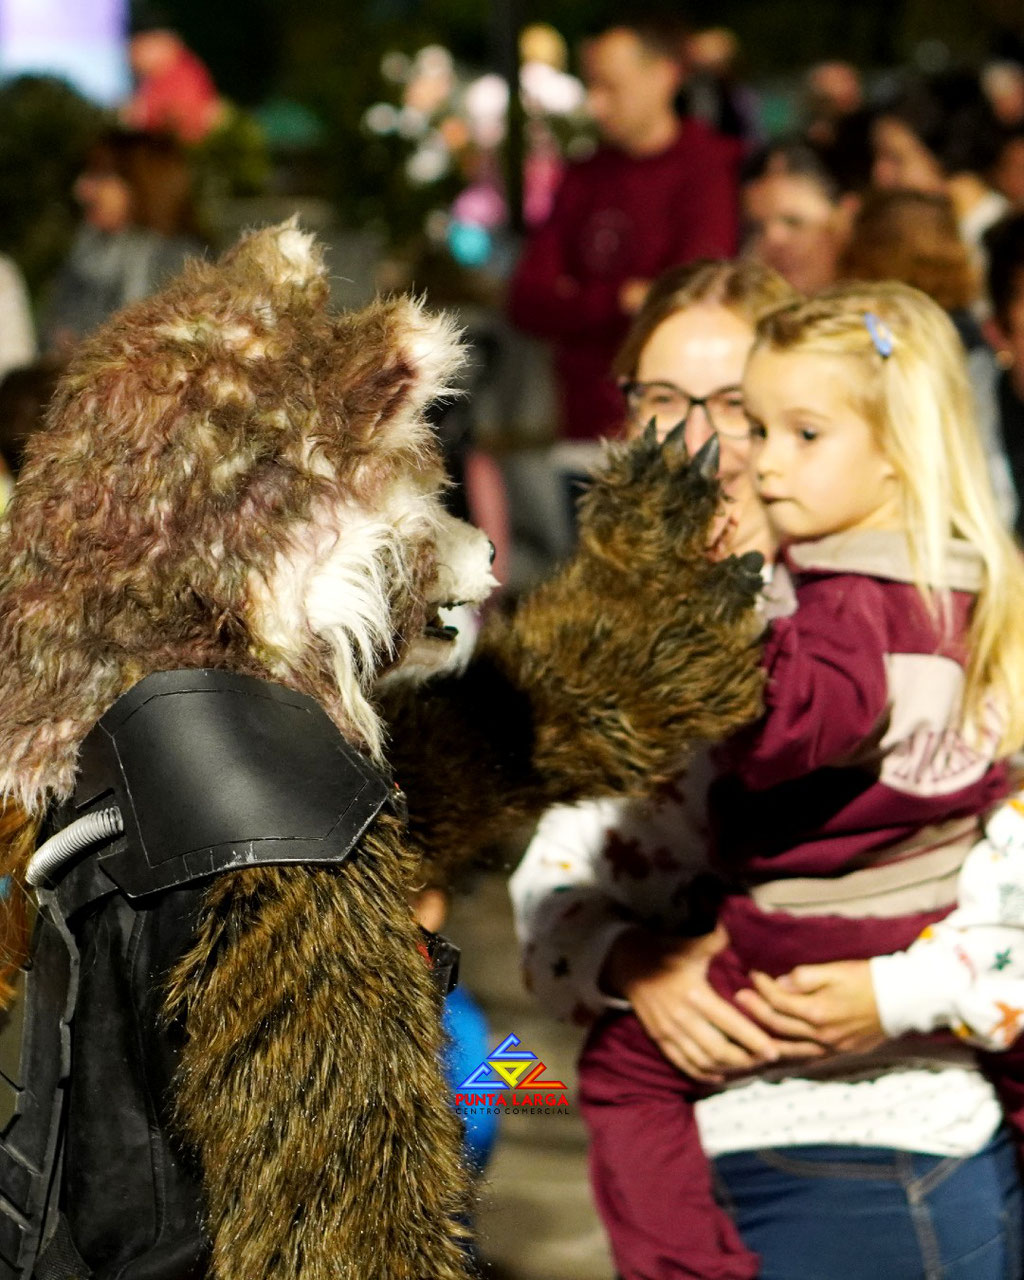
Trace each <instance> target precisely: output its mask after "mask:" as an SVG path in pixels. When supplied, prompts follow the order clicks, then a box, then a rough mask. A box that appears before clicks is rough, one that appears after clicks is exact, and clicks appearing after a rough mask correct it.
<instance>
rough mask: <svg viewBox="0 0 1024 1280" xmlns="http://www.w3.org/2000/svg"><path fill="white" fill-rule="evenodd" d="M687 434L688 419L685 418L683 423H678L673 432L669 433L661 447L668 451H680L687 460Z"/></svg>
mask: <svg viewBox="0 0 1024 1280" xmlns="http://www.w3.org/2000/svg"><path fill="white" fill-rule="evenodd" d="M685 434H686V419H685V418H683V420H682V421H681V422H677V423H676V425H675V426H674V427H673V428H672V430H671V431H670V432H669V433H668V435H667V436H666V437H665V439H664V440H663V441H662V446H661V447H662V448H663V449H667V450H672V449H678V450H679V451H680V452H681V453H682V455H683V457H684V458H685V457H686V456H687V453H686V440H685Z"/></svg>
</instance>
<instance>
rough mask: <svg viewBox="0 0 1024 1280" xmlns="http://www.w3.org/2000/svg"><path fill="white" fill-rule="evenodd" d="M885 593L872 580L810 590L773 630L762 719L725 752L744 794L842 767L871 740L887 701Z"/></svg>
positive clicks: (829, 582)
mask: <svg viewBox="0 0 1024 1280" xmlns="http://www.w3.org/2000/svg"><path fill="white" fill-rule="evenodd" d="M883 590H884V588H883V587H882V586H881V585H880V584H879V583H878V582H876V581H875V580H874V579H871V578H861V577H852V576H842V577H834V578H827V579H822V580H819V581H816V582H812V583H811V584H809V585H807V586H805V587H803V588H802V589H801V591H800V593H799V608H798V609H797V612H796V613H795V614H794V615H793V616H792V617H790V618H780V619H778V620H777V621H776V622H775V623H774V624H773V626H772V631H771V634H770V636H769V638H768V642H767V644H766V646H765V652H764V663H765V667H766V670H767V673H768V681H767V686H766V689H765V715H764V717H763V718H762V719H761V721H760V722H759V723H758V725H757V726H755V728H754V729H753V731H751V732H750V733H748V734H744V735H742V736H741V737H740V738H738V739H737V740H736V742H735V743H734V745H733V749H732V750H730V751H728V756H729V759H728V767H729V768H730V770H731V771H733V772H735V773H737V774H738V775H739V776H740V777H741V778H742V779H743V781H744V782H745V783H746V785H747V786H748V787H750V788H752V789H755V790H761V789H764V788H767V787H772V786H775V785H776V784H777V783H780V782H786V781H788V780H790V779H792V778H798V777H801V776H803V775H804V774H807V773H810V772H811V771H812V770H814V769H820V768H822V767H823V766H826V765H839V764H841V763H843V762H844V761H845V760H846V759H847V758H848V757H850V756H851V755H853V754H854V753H855V752H856V751H857V750H858V748H861V747H864V746H866V745H868V744H869V743H872V742H873V741H874V740H875V739H876V737H877V736H878V733H879V728H880V725H881V724H882V723H883V717H884V715H885V712H886V708H887V705H888V701H889V689H888V679H887V672H886V663H885V657H886V650H887V644H886V626H885V615H884V611H883V607H882V600H881V593H882V591H883Z"/></svg>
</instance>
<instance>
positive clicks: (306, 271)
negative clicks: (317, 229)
mask: <svg viewBox="0 0 1024 1280" xmlns="http://www.w3.org/2000/svg"><path fill="white" fill-rule="evenodd" d="M222 263H223V266H224V268H225V269H226V270H227V271H228V272H229V273H230V275H231V276H232V277H234V278H236V279H238V280H239V281H240V282H246V283H250V284H255V283H256V281H257V279H258V280H260V281H261V282H262V283H263V286H264V287H265V288H269V290H270V291H271V292H275V291H279V290H287V292H288V293H289V295H290V296H292V297H294V291H295V290H298V291H299V292H315V293H316V294H317V296H319V295H321V294H323V293H325V292H326V283H327V268H326V267H325V266H324V255H323V250H322V249H321V247H320V245H319V244H317V242H316V239H315V238H314V237H313V236H312V235H310V234H309V232H307V231H302V230H300V228H299V220H298V217H297V215H293V216H292V217H291V218H289V219H288V221H287V222H282V223H279V224H278V225H277V226H276V227H262V228H261V229H260V230H259V231H252V232H250V233H249V234H248V235H247V236H244V237H243V238H242V239H241V240H240V241H239V242H238V244H237V245H236V246H235V247H234V248H233V249H231V250H230V251H229V252H228V253H226V254H225V255H224V257H223V259H222Z"/></svg>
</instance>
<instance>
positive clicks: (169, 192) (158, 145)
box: [83, 129, 199, 236]
mask: <svg viewBox="0 0 1024 1280" xmlns="http://www.w3.org/2000/svg"><path fill="white" fill-rule="evenodd" d="M83 168H84V172H86V173H91V174H115V175H116V176H117V177H119V178H121V179H122V180H123V181H124V182H125V183H126V184H127V186H128V189H129V190H130V192H131V212H130V217H131V220H132V222H133V223H134V224H135V225H136V226H137V227H144V228H145V229H146V230H148V231H158V232H160V234H161V235H165V236H178V235H187V236H198V234H199V233H198V229H197V223H196V213H195V208H194V206H193V203H192V173H191V170H190V168H189V162H188V157H187V156H186V155H185V152H184V150H183V149H182V147H181V146H180V145H179V143H178V142H177V141H176V140H175V139H174V138H171V137H168V136H167V135H165V134H156V133H143V132H141V131H137V130H129V129H110V130H108V131H107V132H106V133H105V134H104V135H103V136H102V137H101V138H100V139H99V140H98V141H97V142H96V143H94V144H93V146H92V147H91V148H90V149H89V152H88V155H87V156H86V160H85V165H84V166H83Z"/></svg>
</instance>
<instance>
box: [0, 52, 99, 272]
mask: <svg viewBox="0 0 1024 1280" xmlns="http://www.w3.org/2000/svg"><path fill="white" fill-rule="evenodd" d="M107 119H108V118H107V117H106V116H105V115H104V113H103V112H102V111H101V110H100V109H99V108H98V107H96V106H94V105H92V104H91V103H89V102H87V101H86V100H85V99H84V98H82V97H80V96H79V94H77V93H76V92H75V91H74V90H73V89H72V88H70V87H69V86H68V85H67V84H65V83H64V82H63V81H61V80H55V79H51V78H49V77H44V76H20V77H18V78H17V79H15V80H10V81H8V82H7V83H6V84H3V85H0V251H2V252H3V253H8V254H10V255H11V257H12V258H13V259H14V260H15V262H17V264H18V265H19V266H20V267H21V269H22V271H23V273H24V275H25V279H26V281H27V282H28V286H29V290H30V292H31V293H32V294H33V296H36V295H38V293H39V290H40V289H41V287H42V286H43V285H44V284H45V283H46V281H47V280H49V278H50V276H51V275H52V274H53V272H54V270H55V269H56V267H57V265H58V264H59V263H60V262H61V260H62V259H63V257H64V255H65V253H66V252H67V248H68V245H69V244H70V242H71V235H72V232H73V230H74V227H75V224H76V221H77V211H76V209H75V204H74V200H73V198H72V195H71V188H72V185H73V184H74V180H75V178H76V177H77V175H78V173H79V170H80V169H81V166H82V160H83V157H84V156H85V153H86V151H87V150H88V147H89V145H90V143H91V142H92V141H93V140H94V139H95V138H96V136H97V135H98V134H99V132H100V130H101V129H102V127H103V125H104V124H105V123H106V122H107Z"/></svg>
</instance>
